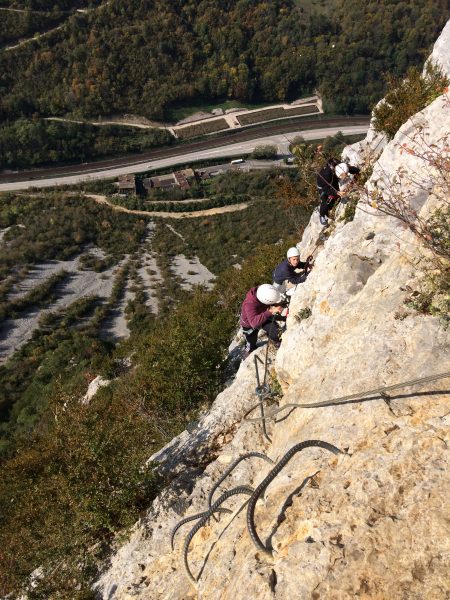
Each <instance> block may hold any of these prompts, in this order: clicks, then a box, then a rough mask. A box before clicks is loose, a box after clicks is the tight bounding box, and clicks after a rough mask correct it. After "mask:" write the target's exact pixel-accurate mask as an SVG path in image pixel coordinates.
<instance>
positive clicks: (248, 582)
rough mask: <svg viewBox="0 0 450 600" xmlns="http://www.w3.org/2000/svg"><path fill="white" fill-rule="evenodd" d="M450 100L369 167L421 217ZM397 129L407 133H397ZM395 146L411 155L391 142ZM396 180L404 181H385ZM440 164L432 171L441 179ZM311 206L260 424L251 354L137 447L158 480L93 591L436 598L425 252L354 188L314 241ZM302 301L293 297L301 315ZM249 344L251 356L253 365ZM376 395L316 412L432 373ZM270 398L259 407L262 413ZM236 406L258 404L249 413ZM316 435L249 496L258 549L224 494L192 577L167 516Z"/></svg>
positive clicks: (441, 452) (434, 421) (446, 129)
mask: <svg viewBox="0 0 450 600" xmlns="http://www.w3.org/2000/svg"><path fill="white" fill-rule="evenodd" d="M448 135H450V102H449V99H448V97H447V96H442V97H440V98H438V99H437V100H435V101H434V102H433V104H431V105H430V106H429V107H427V108H426V109H425V110H424V111H422V112H421V113H420V114H419V115H415V116H414V117H413V118H412V119H410V120H409V121H408V122H407V123H405V125H404V126H403V127H402V128H401V130H400V131H399V133H398V134H397V136H396V137H395V139H394V140H392V141H391V142H390V143H389V144H387V145H386V147H385V149H384V151H383V153H382V155H381V157H380V158H379V160H378V162H377V163H376V165H375V167H374V171H373V176H372V178H371V180H370V181H369V184H368V187H369V189H374V188H375V185H376V186H377V187H378V189H380V190H381V191H382V192H383V193H385V194H389V193H392V190H394V191H397V188H396V187H395V186H396V185H400V186H401V189H400V193H404V194H407V198H408V203H409V205H410V206H411V207H414V210H416V211H417V213H418V214H419V215H420V214H426V213H427V211H429V210H431V207H432V206H435V204H436V194H439V189H442V188H439V185H438V183H439V177H442V176H443V177H445V176H446V175H445V173H444V174H442V172H438V170H437V169H436V168H435V165H433V164H430V162H429V161H428V162H427V160H424V159H423V158H421V156H422V155H423V154H424V153H426V152H427V151H428V149H429V148H432V149H433V152H436V153H438V154H440V155H442V153H443V152H446V151H448V150H446V144H448V141H446V139H445V136H448ZM405 140H406V141H405ZM403 144H407V145H408V148H409V149H410V150H411V152H407V151H405V146H403ZM400 175H401V176H402V177H400ZM447 176H448V173H447ZM318 234H319V226H318V218H317V215H316V214H314V215H313V216H312V218H311V223H310V225H309V226H308V228H307V229H306V231H305V233H304V236H303V239H302V242H301V243H300V244H299V246H300V248H301V250H302V256H303V255H305V256H306V255H307V254H310V253H311V251H312V250H313V249H314V248H315V249H316V253H317V254H316V256H317V257H316V263H315V267H314V269H313V270H312V272H311V274H310V276H309V277H308V279H307V281H306V282H305V283H304V284H302V285H300V286H298V288H297V291H296V293H295V294H294V296H293V298H292V301H291V305H290V314H289V318H288V323H287V331H286V332H285V334H284V335H283V340H282V344H281V348H280V349H279V351H278V353H277V354H276V357H275V356H273V355H271V356H270V363H269V371H270V373H271V376H272V377H276V379H277V380H278V382H279V383H280V385H281V387H282V388H283V392H284V395H283V397H282V399H281V401H280V407H286V409H285V410H284V411H283V412H282V413H280V414H279V415H278V417H275V418H274V419H272V420H270V421H269V422H268V433H269V435H270V438H271V441H270V442H269V441H268V440H267V439H266V438H265V437H264V436H263V434H262V431H261V426H260V424H259V423H257V422H250V421H248V420H246V419H244V415H245V414H246V413H247V411H248V410H249V409H250V408H251V407H252V406H253V405H254V404H255V403H256V402H257V397H256V394H255V387H256V378H255V370H254V365H253V358H252V357H250V358H248V359H247V360H246V361H245V362H244V363H242V364H241V366H240V369H239V371H238V373H237V375H236V377H235V380H234V381H233V383H232V385H230V387H228V388H227V389H226V390H225V391H224V392H222V393H221V394H220V395H219V396H218V398H217V399H216V401H215V402H214V404H213V406H212V408H211V410H210V411H209V412H208V413H207V414H205V415H204V416H203V417H202V418H201V419H200V420H199V422H198V423H197V424H196V425H195V426H193V427H192V428H191V429H190V430H189V431H186V432H184V433H183V434H182V435H181V436H179V437H178V438H176V439H175V440H173V441H172V442H171V443H170V444H169V445H168V446H167V447H165V448H164V449H162V450H161V451H160V452H159V453H157V454H156V455H154V456H153V457H152V461H153V462H157V463H160V469H161V470H162V471H163V472H164V474H165V475H166V476H168V477H171V478H172V483H171V485H170V486H169V487H168V488H166V489H165V490H164V492H163V493H162V494H161V495H160V496H159V497H158V498H157V499H156V501H155V502H154V504H153V506H152V507H151V509H150V510H149V511H148V514H147V515H146V517H145V518H143V519H142V520H141V522H139V523H138V524H136V526H135V528H134V531H133V532H132V534H131V536H130V538H129V541H128V542H127V543H126V544H124V545H123V546H122V547H121V548H119V549H118V550H117V552H116V553H115V554H114V555H113V557H112V559H111V564H110V566H109V568H108V569H107V570H106V571H105V572H104V574H103V576H102V577H101V579H100V580H99V582H98V583H97V586H96V589H97V592H98V593H99V594H100V596H101V597H102V598H103V599H104V600H118V599H120V600H125V599H131V598H139V599H142V600H144V599H145V600H188V599H204V600H238V599H239V600H240V599H241V598H252V599H253V598H258V599H261V600H266V599H267V600H269V599H270V600H273V599H276V600H292V599H299V600H303V599H310V598H311V599H313V600H319V599H325V598H326V599H329V598H336V599H338V600H340V599H342V600H344V599H347V598H361V599H369V598H370V599H374V600H375V599H376V600H381V599H388V598H389V599H391V598H396V599H397V598H399V599H405V600H406V599H408V600H424V599H427V600H434V599H436V600H437V599H442V598H445V597H446V594H448V590H449V589H450V523H449V520H448V498H449V491H450V469H449V467H450V464H449V462H450V461H449V451H448V448H449V444H450V435H449V425H450V400H449V390H450V378H449V377H448V374H449V373H450V358H449V348H450V332H449V331H448V330H446V329H445V328H444V326H443V324H442V322H441V321H440V320H439V319H438V318H437V317H432V316H430V315H424V314H420V313H418V312H416V311H414V310H412V309H410V308H407V307H406V305H405V300H406V298H407V296H408V294H409V293H410V291H411V290H412V289H415V286H416V285H417V281H418V278H420V276H421V274H420V272H419V268H418V262H417V260H418V258H419V257H420V256H421V255H422V254H423V252H424V250H423V248H422V247H421V244H420V243H419V240H418V238H417V237H416V236H415V235H414V233H413V232H412V231H411V230H410V229H409V228H405V227H404V225H403V224H402V222H401V221H400V220H398V219H395V218H393V217H389V216H386V215H383V214H381V213H380V212H378V211H377V210H376V208H371V207H370V206H368V205H367V204H366V203H365V201H364V199H362V200H361V201H360V203H359V205H358V207H357V209H356V213H355V217H354V219H353V220H352V221H350V222H345V221H344V220H339V219H338V220H336V222H335V224H334V228H333V230H332V231H331V232H330V233H329V234H328V235H327V237H326V239H325V238H324V239H322V240H321V241H320V243H317V241H318ZM304 309H308V310H307V311H305V310H304ZM264 353H265V347H262V348H260V349H258V350H257V351H256V354H257V355H259V356H260V357H261V358H262V359H264ZM440 373H446V374H447V377H443V378H442V379H440V380H435V381H430V382H427V383H422V384H415V385H406V386H404V387H403V388H401V389H398V390H395V391H392V392H391V393H390V394H389V396H388V397H385V398H383V397H381V396H380V394H378V393H372V394H369V395H366V397H365V398H364V399H361V398H360V399H359V400H357V401H348V402H347V403H343V404H338V405H334V406H326V407H320V408H298V407H297V408H295V407H293V406H287V405H292V404H298V403H303V404H304V403H314V402H324V401H327V400H330V399H333V398H337V397H340V396H345V395H348V394H355V393H358V394H360V393H362V392H364V391H368V390H374V389H375V390H376V389H378V388H380V387H381V386H389V385H393V384H396V383H402V382H408V381H411V380H416V379H418V378H424V377H428V376H430V375H434V374H440ZM273 410H274V407H273V406H272V407H269V408H268V411H269V412H270V411H273ZM252 416H256V417H257V416H259V412H258V411H257V410H256V411H255V412H254V413H252ZM311 439H312V440H323V441H326V442H328V443H331V444H334V445H335V446H337V447H338V448H340V449H341V450H342V451H343V453H342V454H341V455H339V456H334V455H332V454H329V453H327V452H326V451H324V450H321V449H317V448H316V449H312V448H310V449H307V450H304V451H302V452H300V453H299V454H297V455H295V456H294V457H293V458H292V460H290V461H289V463H288V464H287V465H286V466H285V467H284V468H283V469H282V470H281V472H280V474H279V475H278V476H277V477H276V478H275V479H274V481H273V482H272V483H271V484H270V486H269V487H268V488H267V490H266V492H265V494H264V497H263V499H262V500H261V501H260V502H258V504H257V506H256V516H255V526H256V530H257V532H258V535H259V537H260V538H261V540H262V541H263V543H264V544H265V545H266V546H270V547H271V548H272V549H273V552H272V554H270V555H267V554H265V553H263V552H261V551H260V550H258V549H257V548H256V547H255V545H254V544H253V542H252V540H251V538H250V536H249V534H248V531H247V526H246V516H245V509H244V510H241V511H240V510H239V509H240V508H241V507H242V505H243V504H244V502H245V500H246V499H247V496H234V497H233V498H231V499H230V500H228V501H227V503H226V506H227V508H230V509H232V510H234V513H233V514H232V515H228V514H227V515H221V517H220V520H219V522H215V521H211V522H210V523H209V524H208V525H207V526H205V527H203V528H202V529H201V530H200V531H199V532H198V533H197V534H196V535H195V537H194V538H193V540H192V542H191V544H190V552H189V554H188V562H189V566H190V568H191V570H192V572H193V573H194V574H195V576H196V577H197V576H198V581H197V583H196V584H193V583H192V582H191V581H190V580H189V579H188V578H187V576H186V573H185V570H184V567H183V543H184V542H183V540H184V539H185V537H186V535H187V533H188V532H189V530H190V529H191V528H192V527H193V523H194V522H191V523H188V524H186V525H185V526H184V527H183V528H181V529H180V531H179V532H178V533H177V536H176V537H175V549H174V550H173V551H172V549H171V544H170V533H171V530H172V528H173V527H174V525H175V524H176V523H177V522H178V521H179V520H180V519H182V518H183V517H185V516H188V515H191V514H195V513H198V512H201V511H203V510H205V507H206V505H207V497H208V494H209V491H210V489H211V487H212V485H213V483H214V482H215V481H217V480H218V479H219V477H220V476H221V474H222V473H223V472H224V471H225V469H226V468H227V466H228V465H229V464H230V463H231V462H232V461H233V460H235V458H237V457H238V456H240V455H242V454H244V453H246V452H249V451H259V452H265V453H266V454H267V455H268V456H269V457H270V458H271V459H272V460H274V461H277V460H278V461H279V460H280V459H281V458H282V457H283V456H284V455H285V453H286V451H288V450H289V449H290V448H292V447H293V446H294V445H295V444H297V443H299V442H301V441H304V440H311ZM270 469H271V466H270V465H269V464H267V463H266V462H264V461H263V460H261V459H260V458H257V457H253V458H249V459H247V460H245V461H243V462H242V463H241V464H240V465H239V466H238V468H237V469H236V470H235V471H234V472H233V473H232V474H231V475H230V476H229V478H228V479H227V480H226V481H225V482H224V483H223V485H222V487H221V488H220V489H221V490H222V491H223V490H226V489H231V488H233V487H234V486H237V485H251V486H253V487H255V486H256V485H257V484H258V483H259V482H261V481H262V479H263V478H264V477H265V476H266V474H267V473H268V472H269V471H270Z"/></svg>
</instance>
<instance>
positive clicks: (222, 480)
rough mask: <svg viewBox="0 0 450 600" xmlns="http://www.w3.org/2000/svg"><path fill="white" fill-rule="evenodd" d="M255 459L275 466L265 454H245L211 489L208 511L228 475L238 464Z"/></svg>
mask: <svg viewBox="0 0 450 600" xmlns="http://www.w3.org/2000/svg"><path fill="white" fill-rule="evenodd" d="M253 457H254V458H262V459H263V460H265V461H266V462H268V463H270V464H271V465H273V464H274V463H273V460H272V459H271V458H269V457H268V456H266V455H265V454H263V453H262V452H247V454H243V455H242V456H240V457H239V458H237V459H236V460H235V461H234V462H233V463H232V464H231V465H230V466H229V467H228V469H227V470H226V471H225V473H224V474H223V475H222V477H221V478H220V479H219V480H218V481H216V483H215V484H214V485H213V487H212V488H211V491H210V492H209V495H208V509H211V504H212V499H213V496H214V493H215V491H216V490H217V488H218V487H219V486H220V485H221V484H222V483H223V482H224V481H225V479H226V478H227V477H228V475H230V473H232V472H233V471H234V469H235V468H236V467H237V466H238V464H239V463H241V462H242V461H243V460H246V459H247V458H253ZM198 516H201V515H198ZM212 517H213V519H214V520H215V521H216V520H217V519H216V518H215V516H214V515H212Z"/></svg>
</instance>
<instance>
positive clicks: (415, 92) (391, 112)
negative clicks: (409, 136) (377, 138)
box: [373, 62, 448, 139]
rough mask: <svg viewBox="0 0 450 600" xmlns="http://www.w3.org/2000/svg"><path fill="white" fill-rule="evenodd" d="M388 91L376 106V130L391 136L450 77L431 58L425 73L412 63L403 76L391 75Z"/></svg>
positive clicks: (441, 88)
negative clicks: (401, 77)
mask: <svg viewBox="0 0 450 600" xmlns="http://www.w3.org/2000/svg"><path fill="white" fill-rule="evenodd" d="M387 85H388V91H387V93H386V95H385V97H384V99H383V100H382V101H381V102H380V103H379V104H378V105H377V106H376V107H375V108H374V110H373V117H374V127H375V130H376V131H379V132H381V133H384V134H386V136H387V137H388V138H389V139H392V138H393V137H394V136H395V134H396V133H397V131H398V130H399V129H400V127H401V126H402V125H403V123H406V121H407V120H408V119H409V118H410V117H411V116H412V115H415V114H416V113H417V112H419V111H420V110H422V109H424V108H425V107H426V106H428V104H430V103H431V102H432V101H433V100H435V99H436V98H437V97H438V96H439V95H440V94H442V92H443V91H444V89H445V87H446V86H447V85H448V78H447V77H446V76H445V75H444V74H443V72H442V71H441V69H440V68H439V67H437V66H435V65H434V64H433V63H432V62H428V63H427V64H426V67H425V74H424V75H423V76H422V75H421V73H420V71H419V70H418V69H417V68H416V67H410V68H409V69H408V71H407V73H406V76H405V77H404V78H403V79H400V80H399V79H396V78H394V77H389V78H388V82H387Z"/></svg>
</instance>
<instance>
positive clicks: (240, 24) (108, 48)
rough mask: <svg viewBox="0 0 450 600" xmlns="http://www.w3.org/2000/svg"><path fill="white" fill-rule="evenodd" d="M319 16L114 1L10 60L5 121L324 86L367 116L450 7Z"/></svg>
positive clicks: (297, 6)
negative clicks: (388, 80) (387, 78)
mask: <svg viewBox="0 0 450 600" xmlns="http://www.w3.org/2000/svg"><path fill="white" fill-rule="evenodd" d="M37 5H39V8H43V9H45V8H48V6H46V3H42V2H40V3H37V4H36V6H37ZM33 7H34V5H33ZM71 7H72V5H70V6H69V8H71ZM308 7H309V9H308V10H306V9H304V8H303V7H302V3H301V2H294V1H293V0H274V1H273V2H271V3H267V2H264V1H262V0H239V1H238V2H231V1H230V0H226V1H224V2H220V3H218V2H217V1H214V0H204V1H202V2H195V1H194V0H176V1H174V2H170V3H169V2H162V1H161V0H130V1H128V2H126V3H124V2H123V0H112V1H110V2H105V3H104V4H103V5H102V6H101V7H99V8H96V9H93V10H89V11H88V12H85V13H76V14H73V15H72V16H69V18H68V19H67V21H65V22H64V24H63V26H62V28H60V29H58V30H56V31H55V32H54V33H52V34H51V35H50V36H45V37H42V38H39V39H38V40H34V41H32V42H30V43H26V44H23V45H21V46H20V47H18V48H16V49H14V50H13V51H3V52H2V53H0V73H1V75H0V118H1V119H2V120H3V121H5V120H11V119H16V118H18V117H23V116H28V117H29V116H32V115H33V116H34V117H37V116H39V115H63V114H67V113H71V114H73V115H78V116H98V115H104V114H110V113H114V112H133V113H135V114H140V115H144V116H147V117H150V118H153V119H164V118H165V116H166V115H167V111H168V109H169V108H170V107H171V106H172V105H173V104H174V103H175V104H177V103H178V104H179V103H182V102H184V103H189V102H193V101H194V100H195V101H198V100H199V99H202V100H214V99H223V98H237V99H240V100H244V101H275V100H284V99H293V98H295V97H298V96H301V95H304V94H306V93H309V92H311V91H312V90H313V89H314V88H315V87H317V86H318V87H319V88H320V90H321V91H322V93H323V94H324V97H325V99H326V102H327V106H328V108H329V109H331V110H334V111H339V112H367V111H368V110H369V109H370V108H371V107H372V105H373V104H374V103H375V102H376V101H377V100H378V99H379V98H380V97H381V96H382V94H383V86H384V83H383V75H384V74H385V73H386V72H393V73H395V74H397V75H400V74H402V73H403V72H404V71H405V70H406V67H407V65H409V66H411V65H414V64H418V63H423V59H424V57H425V56H426V54H427V53H428V51H429V46H430V44H431V42H432V41H433V40H434V39H435V38H436V35H437V34H438V33H439V32H440V30H441V29H442V26H443V24H444V23H445V20H446V17H447V13H448V5H447V2H446V0H435V1H433V2H430V1H428V0H418V1H414V2H413V1H412V0H409V1H405V2H397V1H393V0H383V1H381V2H368V3H360V2H358V1H357V0H348V1H347V2H345V3H344V2H343V1H342V0H338V1H337V2H336V3H331V2H330V3H328V2H326V3H325V4H323V5H321V12H320V13H318V12H317V9H315V8H314V4H313V5H312V8H311V5H310V4H309V3H308ZM61 8H67V7H66V6H65V5H64V6H61ZM324 8H325V10H324ZM327 8H328V10H326V9H327ZM356 92H357V93H356Z"/></svg>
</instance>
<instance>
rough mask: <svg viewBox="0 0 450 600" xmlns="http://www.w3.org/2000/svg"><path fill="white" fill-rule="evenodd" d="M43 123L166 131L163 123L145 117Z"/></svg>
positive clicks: (59, 119) (51, 118) (56, 119)
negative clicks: (119, 126) (115, 126)
mask: <svg viewBox="0 0 450 600" xmlns="http://www.w3.org/2000/svg"><path fill="white" fill-rule="evenodd" d="M44 120H45V121H60V122H63V123H78V124H79V125H95V126H96V127H102V126H105V125H121V126H122V127H137V128H138V129H167V127H168V126H167V125H164V123H158V122H156V121H149V120H148V119H146V118H145V117H136V119H132V118H126V117H123V118H120V117H118V118H117V119H105V120H104V121H103V120H102V121H80V120H78V119H66V118H64V117H45V119H44Z"/></svg>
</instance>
